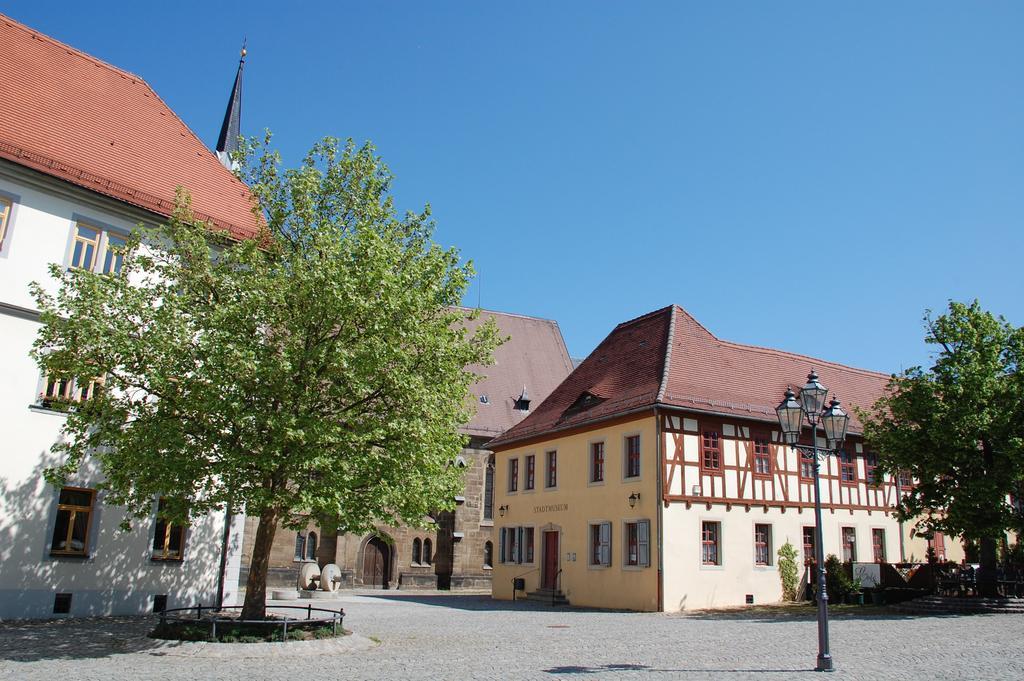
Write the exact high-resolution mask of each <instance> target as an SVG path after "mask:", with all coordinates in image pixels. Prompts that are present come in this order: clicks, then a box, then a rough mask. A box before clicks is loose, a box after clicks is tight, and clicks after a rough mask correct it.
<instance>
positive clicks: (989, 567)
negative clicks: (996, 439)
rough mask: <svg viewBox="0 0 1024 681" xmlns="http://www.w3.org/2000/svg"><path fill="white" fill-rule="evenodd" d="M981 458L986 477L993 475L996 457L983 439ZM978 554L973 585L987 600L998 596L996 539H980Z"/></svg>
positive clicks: (989, 443)
mask: <svg viewBox="0 0 1024 681" xmlns="http://www.w3.org/2000/svg"><path fill="white" fill-rule="evenodd" d="M981 456H982V462H983V463H984V465H985V473H986V474H987V475H994V474H995V466H996V457H995V452H994V451H993V449H992V443H991V442H989V441H988V439H987V438H983V439H982V441H981ZM994 501H995V500H994ZM979 553H980V554H981V555H979V556H978V558H979V560H978V563H979V565H978V572H977V574H975V575H974V580H975V584H976V585H977V588H978V595H979V596H985V597H987V598H994V597H995V596H997V595H998V586H999V582H998V581H997V578H996V564H997V562H998V558H997V557H996V538H995V537H982V538H981V550H980V551H979Z"/></svg>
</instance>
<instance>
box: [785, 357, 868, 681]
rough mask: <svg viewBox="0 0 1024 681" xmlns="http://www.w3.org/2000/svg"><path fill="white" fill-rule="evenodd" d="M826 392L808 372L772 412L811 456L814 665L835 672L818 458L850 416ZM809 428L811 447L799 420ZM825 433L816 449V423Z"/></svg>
mask: <svg viewBox="0 0 1024 681" xmlns="http://www.w3.org/2000/svg"><path fill="white" fill-rule="evenodd" d="M827 396H828V389H827V388H826V387H825V386H823V385H822V384H821V383H819V382H818V375H817V374H816V373H815V372H814V371H813V370H812V371H811V373H810V374H808V376H807V384H806V385H805V386H804V387H803V388H801V389H800V397H799V399H797V396H796V394H794V393H793V391H792V390H791V389H790V388H786V396H785V397H784V398H783V400H782V402H781V403H780V404H779V406H778V407H776V408H775V413H776V415H777V416H778V417H779V427H780V428H781V429H782V433H783V435H784V437H785V440H786V443H787V444H789V445H790V446H791V447H793V448H795V449H796V450H798V451H799V452H800V453H801V455H802V456H804V455H810V456H812V457H814V523H815V537H814V557H815V560H816V561H817V563H818V665H817V667H816V669H817V670H818V671H819V672H831V671H834V670H835V667H834V666H833V664H832V653H830V652H829V647H828V590H827V589H826V588H825V551H824V542H823V541H822V536H821V484H820V480H819V472H820V471H819V469H820V465H821V459H822V458H824V457H826V456H828V455H829V454H831V453H832V452H836V451H838V450H840V449H842V447H843V442H844V441H845V440H846V427H847V425H848V424H849V420H850V417H849V416H848V415H847V414H846V412H845V411H843V408H842V407H841V406H840V404H839V400H837V399H835V396H833V398H832V401H831V402H830V403H829V405H828V407H825V398H826V397H827ZM805 418H806V419H807V422H808V423H810V425H811V444H810V445H804V444H800V433H801V431H802V430H803V421H804V419H805ZM819 422H820V423H821V426H822V429H823V430H824V431H825V444H826V446H825V447H824V448H822V447H818V423H819Z"/></svg>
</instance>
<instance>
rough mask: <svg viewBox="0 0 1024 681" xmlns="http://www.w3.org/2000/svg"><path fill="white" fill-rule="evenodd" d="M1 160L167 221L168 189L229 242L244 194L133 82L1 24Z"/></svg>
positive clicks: (253, 225)
mask: <svg viewBox="0 0 1024 681" xmlns="http://www.w3.org/2000/svg"><path fill="white" fill-rule="evenodd" d="M0 158H5V159H7V160H9V161H12V162H14V163H17V164H20V165H23V166H27V167H29V168H33V169H35V170H38V171H40V172H43V173H46V174H47V175H52V176H54V177H57V178H60V179H62V180H65V181H67V182H70V183H72V184H75V185H78V186H80V187H85V188H86V189H90V190H92V191H95V192H98V193H100V194H105V195H107V196H111V197H113V198H115V199H118V200H120V201H123V202H125V203H129V204H132V205H134V206H139V207H140V208H144V209H146V210H148V211H151V212H153V213H156V214H158V215H165V216H166V215H170V214H171V212H172V211H173V208H174V193H175V188H176V187H178V186H179V185H180V186H183V187H185V188H186V189H188V190H189V191H190V192H191V193H192V208H193V210H194V212H195V215H196V217H197V218H199V219H201V220H204V221H207V222H210V223H212V224H213V225H214V226H215V227H216V228H218V229H222V230H226V231H228V232H229V233H230V234H231V235H232V236H234V237H235V238H239V239H242V238H251V237H255V236H256V235H257V234H258V233H259V230H260V222H259V220H258V219H257V218H256V216H255V215H253V213H252V209H251V205H252V204H251V203H250V200H249V191H248V189H247V188H246V186H245V185H244V184H243V183H242V182H240V181H239V180H238V179H237V178H235V176H234V175H232V174H231V172H229V171H228V170H227V169H226V168H225V167H224V166H223V165H221V163H220V161H218V160H217V158H216V156H214V154H213V153H212V152H211V151H210V150H209V149H207V148H206V146H205V145H204V144H203V143H202V142H201V141H200V140H199V139H198V138H197V137H196V136H195V135H194V134H193V133H192V131H191V130H189V129H188V127H187V126H186V125H185V124H184V123H183V122H182V121H181V119H179V118H178V117H177V116H176V115H175V113H174V112H173V111H171V109H170V108H169V107H168V106H167V105H166V104H164V102H163V101H162V100H161V99H160V97H159V96H157V94H156V92H154V91H153V89H152V88H151V87H149V85H147V84H146V83H145V81H143V80H142V79H141V78H139V77H138V76H136V75H133V74H131V73H128V72H127V71H123V70H121V69H119V68H116V67H114V66H111V65H110V64H107V63H105V62H102V61H100V60H98V59H96V58H94V57H91V56H89V55H87V54H85V53H84V52H81V51H79V50H76V49H74V48H72V47H69V46H67V45H64V44H62V43H59V42H57V41H56V40H54V39H52V38H50V37H48V36H45V35H43V34H41V33H38V32H36V31H33V30H32V29H30V28H28V27H27V26H24V25H22V24H19V23H18V22H16V21H14V20H13V19H10V18H8V17H6V16H4V15H2V14H0Z"/></svg>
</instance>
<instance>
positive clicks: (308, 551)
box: [239, 311, 572, 589]
mask: <svg viewBox="0 0 1024 681" xmlns="http://www.w3.org/2000/svg"><path fill="white" fill-rule="evenodd" d="M486 319H494V320H495V323H496V324H497V325H498V328H499V331H500V334H501V335H502V336H505V337H507V338H508V340H507V341H506V342H505V343H504V344H503V345H502V346H501V347H499V348H498V349H497V350H496V351H495V362H494V364H493V365H491V366H489V367H473V369H474V371H476V373H478V374H480V375H481V376H483V378H481V380H480V381H478V382H477V383H476V384H475V385H474V386H473V388H472V390H471V393H472V394H471V397H472V399H473V401H474V403H475V404H476V414H475V416H474V417H473V420H472V421H471V422H470V423H468V424H466V426H465V427H464V428H463V429H462V432H463V433H464V434H465V435H467V436H468V437H469V442H468V443H467V446H466V447H465V448H464V449H463V450H462V451H461V452H460V454H459V456H458V457H457V458H456V462H455V465H457V466H459V467H460V468H462V469H463V470H464V480H465V487H464V489H463V492H462V494H460V495H459V496H458V497H456V500H455V501H456V506H455V510H454V511H445V512H439V513H436V514H435V515H434V516H433V517H432V519H431V520H432V521H433V522H432V523H430V524H429V525H430V529H421V528H413V527H407V526H399V527H391V526H385V525H380V526H378V527H377V528H376V530H375V531H374V532H371V533H367V534H363V535H356V534H348V533H340V534H339V533H338V532H336V531H334V530H333V529H332V528H328V527H319V526H317V525H315V524H310V525H309V526H308V527H306V528H305V529H304V530H302V531H299V532H296V531H295V530H289V529H285V528H283V527H279V528H278V530H277V534H276V536H275V538H274V544H273V549H272V551H271V556H270V565H269V568H268V572H267V586H268V588H276V589H282V588H284V589H290V588H294V587H295V586H296V585H297V583H298V578H299V570H300V569H301V568H302V565H303V564H304V563H311V562H316V563H317V564H318V567H321V568H322V567H323V566H325V565H328V564H331V563H333V564H335V565H337V566H338V567H339V568H340V576H339V578H338V579H339V580H340V581H339V583H340V586H341V587H343V588H345V587H368V588H384V589H396V588H401V589H435V588H440V589H490V585H491V572H492V567H493V565H494V560H495V558H494V556H495V555H496V554H495V551H496V550H497V547H496V543H495V540H494V537H493V526H494V520H495V516H496V515H498V508H497V507H496V506H495V505H494V502H493V500H494V485H493V482H494V454H493V452H491V451H489V450H487V449H485V448H484V445H485V443H487V442H488V441H490V440H492V439H493V438H495V437H496V436H498V435H500V434H501V433H503V432H505V431H506V430H508V429H509V428H511V427H512V426H514V425H515V424H517V423H519V421H521V420H523V419H524V418H526V416H527V415H528V414H529V413H530V410H531V409H536V407H537V406H538V405H539V404H540V403H541V402H543V401H544V399H545V398H546V397H547V396H548V395H549V394H550V393H551V391H552V390H554V389H555V387H556V386H557V385H558V384H559V383H561V382H562V380H563V379H564V378H565V377H566V376H568V375H569V373H570V372H571V371H572V360H571V359H570V358H569V353H568V351H567V350H566V347H565V342H564V340H563V339H562V334H561V331H560V330H559V328H558V324H557V323H556V322H554V321H551V320H547V319H538V318H535V317H526V316H521V315H514V314H507V313H501V312H491V311H485V312H484V313H483V314H481V315H480V317H479V318H478V319H477V320H475V321H473V322H470V324H471V326H476V325H478V324H481V323H483V322H484V321H485V320H486ZM258 522H259V519H258V518H256V517H252V518H247V519H246V521H245V527H246V531H245V533H244V535H243V536H244V538H245V539H244V543H243V545H242V568H241V571H240V575H239V587H240V588H242V589H244V588H245V583H246V579H247V577H248V572H249V570H248V566H249V564H250V562H251V557H252V548H253V542H254V540H255V537H256V526H257V524H258Z"/></svg>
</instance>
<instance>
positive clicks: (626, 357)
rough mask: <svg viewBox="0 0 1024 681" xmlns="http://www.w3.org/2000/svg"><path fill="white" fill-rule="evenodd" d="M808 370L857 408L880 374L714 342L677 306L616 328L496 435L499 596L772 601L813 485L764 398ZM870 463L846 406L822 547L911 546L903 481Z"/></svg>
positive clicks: (877, 549) (801, 532)
mask: <svg viewBox="0 0 1024 681" xmlns="http://www.w3.org/2000/svg"><path fill="white" fill-rule="evenodd" d="M811 369H814V370H815V371H817V372H818V374H819V375H820V377H821V382H822V383H823V384H824V385H826V386H828V387H829V388H830V389H831V390H832V391H833V393H834V394H836V395H838V397H839V398H840V399H841V400H842V401H843V404H844V405H846V406H847V407H849V408H850V409H849V410H850V411H851V413H852V412H853V409H852V407H853V406H859V407H868V406H870V405H871V404H872V403H873V402H874V401H875V400H876V399H877V398H878V397H879V396H880V395H881V394H882V393H883V390H884V388H885V385H886V381H887V378H888V377H887V376H886V375H884V374H880V373H876V372H872V371H865V370H862V369H856V368H852V367H847V366H843V365H840V364H836V363H834V362H828V361H824V360H820V359H813V358H810V357H804V356H801V355H796V354H792V353H788V352H783V351H779V350H772V349H767V348H761V347H753V346H749V345H741V344H737V343H731V342H728V341H724V340H721V339H719V338H716V337H715V336H714V335H713V334H712V333H711V332H710V331H708V330H707V329H706V328H704V326H702V325H701V324H700V323H699V322H697V321H696V320H695V319H694V318H693V317H691V316H690V315H689V314H687V313H686V312H685V311H684V310H683V309H682V308H680V307H678V306H671V307H667V308H664V309H661V310H657V311H655V312H652V313H650V314H647V315H644V316H642V317H639V318H637V319H634V320H631V321H628V322H624V323H622V324H620V325H619V326H617V327H616V328H615V330H614V331H612V333H611V334H610V335H609V336H608V337H607V338H606V339H605V340H604V341H603V342H602V343H601V344H600V345H599V346H598V347H597V349H595V350H594V351H593V352H592V353H591V354H590V356H588V357H587V358H586V359H585V360H584V361H583V363H582V364H580V366H579V367H577V368H576V370H575V371H574V372H573V373H572V374H571V375H570V376H569V377H568V378H567V379H566V380H565V381H564V382H563V383H562V384H561V385H560V386H559V387H558V388H557V389H556V390H555V391H554V392H553V393H552V394H551V396H550V397H549V398H548V399H547V400H545V401H544V403H543V404H541V405H540V406H539V407H538V408H537V410H536V411H535V412H533V413H531V414H530V415H529V417H527V418H526V419H525V420H523V421H522V422H521V423H520V424H518V425H517V426H515V427H514V428H512V429H511V430H509V431H508V432H506V433H504V434H503V435H501V436H499V437H498V438H496V439H495V440H493V441H492V442H491V444H490V446H491V447H492V448H493V449H494V451H495V452H496V457H497V459H496V471H497V480H496V489H497V499H496V501H495V503H496V504H498V505H499V510H500V518H499V520H498V527H497V530H496V532H497V538H498V541H499V544H500V547H499V552H498V558H497V563H496V564H495V572H494V596H495V597H496V598H502V599H508V598H512V597H513V595H514V591H515V592H519V593H518V594H516V595H519V596H523V595H526V594H528V593H531V592H532V593H533V594H535V595H536V596H539V597H543V598H551V599H554V600H557V599H560V598H566V599H568V600H569V601H571V602H572V603H573V604H578V605H587V606H604V607H617V608H618V607H621V608H629V609H636V610H669V611H675V610H684V609H692V608H703V607H710V606H720V605H734V604H743V603H751V602H753V603H764V602H775V601H778V600H780V598H781V582H780V578H779V574H778V569H777V562H778V555H777V554H778V550H779V548H780V547H781V546H782V545H783V544H785V543H787V542H788V543H790V544H792V545H793V546H794V547H795V548H796V549H797V551H798V553H799V554H800V555H802V556H804V557H805V558H806V559H808V560H810V559H811V557H812V556H813V554H814V536H815V535H814V532H813V529H814V513H813V506H814V489H813V480H812V475H813V463H812V462H811V461H809V460H807V459H804V458H802V456H801V455H800V454H799V452H797V451H796V450H795V449H793V448H791V447H788V446H785V445H783V444H781V437H780V433H779V426H778V422H777V420H776V416H775V411H774V408H775V406H776V405H777V404H778V402H779V401H780V400H781V398H782V395H783V393H784V392H785V390H786V388H787V386H791V385H792V386H798V385H801V384H802V383H803V382H804V381H805V380H806V376H807V374H808V372H809V371H810V370H811ZM810 437H811V434H810V430H809V429H808V430H807V432H806V433H805V438H806V440H807V441H809V439H810ZM822 444H824V443H823V442H822ZM876 465H877V459H876V457H875V454H874V453H873V452H871V451H869V450H867V449H866V448H865V447H864V444H863V441H862V439H861V437H860V424H859V422H858V421H857V420H856V416H854V417H853V418H852V420H851V426H850V437H849V438H848V440H847V442H846V445H845V448H844V449H843V450H842V452H841V453H840V454H839V455H838V456H835V455H832V456H828V457H826V458H825V460H824V461H823V462H822V465H821V494H822V503H823V508H824V517H823V534H824V550H825V553H826V554H836V555H837V556H839V557H840V558H842V559H844V560H846V561H851V562H854V563H858V562H860V563H874V562H898V561H900V560H901V559H903V558H906V557H907V556H906V555H905V554H906V545H905V544H906V537H905V536H904V535H902V534H901V532H903V531H904V528H902V527H901V525H900V523H898V522H897V520H896V519H895V517H894V516H893V515H892V514H891V508H892V506H893V504H894V503H895V501H896V498H897V494H898V490H897V486H898V485H899V484H900V481H899V480H893V479H891V478H890V476H887V475H882V474H881V473H880V472H879V471H878V469H877V468H876ZM531 471H533V472H532V473H531ZM904 484H906V483H905V482H904ZM917 558H918V559H921V558H923V555H921V556H917Z"/></svg>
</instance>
